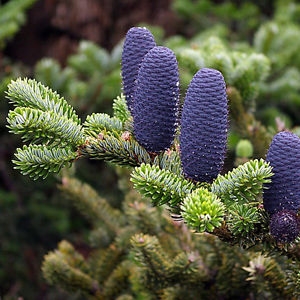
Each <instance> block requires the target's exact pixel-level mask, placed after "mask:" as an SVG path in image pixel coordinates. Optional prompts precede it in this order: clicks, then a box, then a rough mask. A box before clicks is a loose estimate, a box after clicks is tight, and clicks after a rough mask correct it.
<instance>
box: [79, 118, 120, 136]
mask: <svg viewBox="0 0 300 300" xmlns="http://www.w3.org/2000/svg"><path fill="white" fill-rule="evenodd" d="M83 126H84V132H85V134H86V135H90V136H94V137H98V136H99V133H101V132H104V133H106V132H110V131H116V132H120V131H121V130H122V129H123V124H122V122H121V120H120V119H118V118H117V117H111V116H109V115H108V114H105V113H93V114H91V115H89V116H87V118H86V120H85V122H84V123H83Z"/></svg>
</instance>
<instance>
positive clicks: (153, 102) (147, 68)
mask: <svg viewBox="0 0 300 300" xmlns="http://www.w3.org/2000/svg"><path fill="white" fill-rule="evenodd" d="M178 106H179V73H178V63H177V60H176V57H175V54H174V53H173V51H172V50H170V49H168V48H166V47H161V46H157V47H154V48H153V49H152V50H150V51H149V52H148V53H147V54H146V56H145V57H144V60H143V62H142V64H141V67H140V69H139V73H138V77H137V81H136V90H135V94H134V103H133V111H132V114H133V128H134V134H135V137H136V139H137V141H138V142H139V143H140V144H141V145H142V146H143V147H144V148H145V149H146V150H147V151H149V152H159V151H162V150H165V149H167V148H169V147H170V146H171V144H172V142H173V139H174V134H175V130H176V126H177V115H178Z"/></svg>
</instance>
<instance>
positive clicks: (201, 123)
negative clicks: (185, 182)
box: [180, 68, 228, 182]
mask: <svg viewBox="0 0 300 300" xmlns="http://www.w3.org/2000/svg"><path fill="white" fill-rule="evenodd" d="M227 102H228V101H227V96H226V85H225V81H224V78H223V76H222V74H221V73H220V72H219V71H217V70H214V69H209V68H203V69H200V70H199V71H198V72H197V73H196V74H195V76H194V77H193V79H192V81H191V83H190V85H189V87H188V90H187V93H186V97H185V101H184V105H183V111H182V119H181V134H180V155H181V162H182V168H183V172H184V174H185V176H186V177H188V178H191V179H193V180H195V181H204V182H212V181H213V180H214V179H215V178H216V177H217V175H218V174H219V173H220V171H221V169H222V167H223V164H224V158H225V153H226V143H227V129H228V128H227V127H228V105H227Z"/></svg>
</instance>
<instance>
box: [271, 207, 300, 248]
mask: <svg viewBox="0 0 300 300" xmlns="http://www.w3.org/2000/svg"><path fill="white" fill-rule="evenodd" d="M270 233H271V235H272V236H273V237H274V238H275V239H276V241H278V242H281V243H288V242H293V241H294V240H295V239H296V238H297V236H298V235H299V233H300V222H299V218H298V216H297V214H296V213H294V212H292V211H289V210H281V211H279V212H277V213H275V214H273V215H272V217H271V220H270Z"/></svg>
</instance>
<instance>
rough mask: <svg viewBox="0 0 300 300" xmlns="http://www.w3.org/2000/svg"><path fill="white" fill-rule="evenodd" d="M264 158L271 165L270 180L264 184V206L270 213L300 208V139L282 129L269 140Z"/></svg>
mask: <svg viewBox="0 0 300 300" xmlns="http://www.w3.org/2000/svg"><path fill="white" fill-rule="evenodd" d="M266 160H267V161H268V162H269V163H270V165H271V166H272V167H273V170H272V172H273V173H274V175H273V176H272V178H271V180H272V181H271V182H270V183H268V184H265V185H264V187H265V188H266V189H265V190H264V195H263V201H264V208H265V210H266V211H267V212H268V213H269V214H270V215H272V214H274V213H276V212H278V211H281V210H289V211H293V212H296V213H297V211H298V209H299V208H300V139H299V137H298V136H297V135H295V134H293V133H291V132H287V131H283V132H279V133H277V134H276V135H275V136H274V137H273V140H272V142H271V145H270V147H269V150H268V153H267V156H266Z"/></svg>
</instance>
